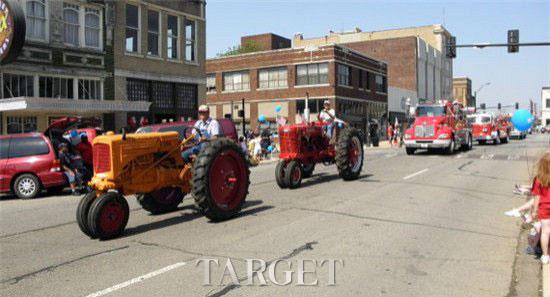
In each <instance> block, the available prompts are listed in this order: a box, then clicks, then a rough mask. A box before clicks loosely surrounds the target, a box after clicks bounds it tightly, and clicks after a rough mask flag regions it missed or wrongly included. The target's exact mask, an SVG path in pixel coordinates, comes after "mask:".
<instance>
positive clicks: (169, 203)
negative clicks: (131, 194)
mask: <svg viewBox="0 0 550 297" xmlns="http://www.w3.org/2000/svg"><path fill="white" fill-rule="evenodd" d="M184 197H185V193H183V192H182V191H181V189H180V188H177V187H166V188H162V189H160V190H157V191H154V192H151V193H145V194H139V195H136V198H137V201H138V202H139V204H140V205H141V207H142V208H143V209H145V210H146V211H148V212H150V213H151V214H161V213H166V212H170V211H174V210H176V209H178V205H179V204H180V203H181V202H182V201H183V198H184Z"/></svg>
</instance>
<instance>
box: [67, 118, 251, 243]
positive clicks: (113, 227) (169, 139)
mask: <svg viewBox="0 0 550 297" xmlns="http://www.w3.org/2000/svg"><path fill="white" fill-rule="evenodd" d="M187 129H189V130H190V129H194V128H193V127H188V128H187ZM197 133H200V132H199V131H198V130H197ZM184 135H189V136H186V137H184V139H183V140H180V137H179V134H178V133H177V132H154V133H144V134H127V135H126V134H117V135H115V134H113V133H112V132H108V133H107V134H106V135H102V136H98V137H96V138H95V139H94V141H93V156H94V159H93V160H94V176H93V178H92V180H91V181H90V183H89V185H90V187H91V188H92V189H93V191H91V192H90V193H88V194H87V195H85V196H84V197H83V198H82V200H81V201H80V203H79V205H78V207H77V211H76V219H77V222H78V226H79V227H80V229H81V230H82V232H84V233H85V234H86V235H88V236H89V237H91V238H99V239H109V238H114V237H117V236H120V235H121V234H122V233H123V232H124V228H125V227H126V224H127V223H128V217H129V214H130V212H129V207H128V202H127V201H126V199H125V196H128V195H132V194H135V196H136V197H137V199H138V202H139V203H140V204H141V206H142V207H143V208H144V209H145V210H147V211H149V212H151V213H153V214H158V213H163V212H168V211H173V210H176V209H177V208H178V205H179V204H180V203H181V202H182V200H183V198H184V196H185V195H186V194H191V195H192V196H193V197H194V199H195V203H196V205H197V207H198V209H199V210H200V211H201V212H202V213H203V214H204V215H205V216H206V217H208V218H209V219H210V220H212V221H221V220H225V219H228V218H231V217H233V216H235V215H236V214H238V213H239V211H240V210H241V208H242V205H243V204H244V201H245V199H246V196H247V194H248V187H249V185H250V178H249V175H250V170H249V168H248V164H247V162H246V159H245V156H244V153H243V151H242V150H241V148H240V147H239V146H238V145H237V144H236V143H234V142H233V141H232V140H230V139H227V138H217V139H214V140H211V141H208V142H206V143H205V144H204V146H203V148H202V149H201V151H200V152H199V153H198V154H197V155H196V156H195V158H194V160H193V161H192V162H189V163H186V162H184V160H183V159H182V157H181V151H182V150H184V149H186V148H188V147H190V146H191V145H193V143H194V141H195V139H196V137H195V135H193V134H192V133H184Z"/></svg>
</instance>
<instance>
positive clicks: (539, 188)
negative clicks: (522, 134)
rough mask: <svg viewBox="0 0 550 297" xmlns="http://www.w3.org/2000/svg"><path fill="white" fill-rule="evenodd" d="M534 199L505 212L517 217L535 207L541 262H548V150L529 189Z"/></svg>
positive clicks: (549, 183) (549, 204) (549, 241)
mask: <svg viewBox="0 0 550 297" xmlns="http://www.w3.org/2000/svg"><path fill="white" fill-rule="evenodd" d="M531 194H532V195H533V196H535V198H534V199H531V200H529V201H528V202H527V203H525V204H524V205H522V206H520V207H519V208H516V209H512V210H510V211H507V212H506V215H508V216H513V217H519V216H520V215H521V212H524V211H527V210H530V209H533V208H534V209H537V211H536V212H534V213H536V214H537V216H538V219H539V220H540V223H541V235H540V244H541V248H542V256H541V257H540V261H541V262H542V264H548V263H550V254H549V252H548V250H549V243H550V152H546V153H544V155H543V156H542V158H541V159H540V160H539V161H538V162H537V168H536V175H535V179H534V182H533V187H532V189H531Z"/></svg>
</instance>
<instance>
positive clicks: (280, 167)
mask: <svg viewBox="0 0 550 297" xmlns="http://www.w3.org/2000/svg"><path fill="white" fill-rule="evenodd" d="M285 167H286V161H284V160H281V161H279V163H277V167H275V181H277V185H278V186H279V188H281V189H286V188H288V184H287V183H286V179H285Z"/></svg>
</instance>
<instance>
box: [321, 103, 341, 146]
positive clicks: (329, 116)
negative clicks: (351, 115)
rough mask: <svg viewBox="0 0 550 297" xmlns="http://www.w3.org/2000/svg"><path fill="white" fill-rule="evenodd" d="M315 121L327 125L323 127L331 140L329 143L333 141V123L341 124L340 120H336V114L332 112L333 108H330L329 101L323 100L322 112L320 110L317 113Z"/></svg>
mask: <svg viewBox="0 0 550 297" xmlns="http://www.w3.org/2000/svg"><path fill="white" fill-rule="evenodd" d="M317 120H319V121H320V122H323V123H328V124H327V125H325V132H326V134H327V136H328V137H329V138H330V139H331V141H333V139H332V135H333V133H332V132H333V130H334V124H335V123H338V124H339V123H343V121H342V120H340V119H338V118H336V112H335V111H334V109H333V108H330V101H329V100H325V101H324V102H323V110H321V111H320V112H319V114H318V115H317Z"/></svg>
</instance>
